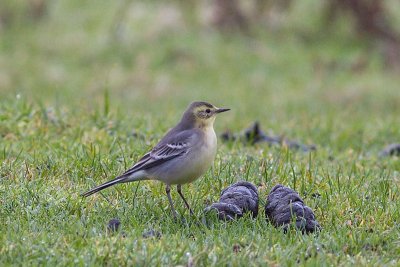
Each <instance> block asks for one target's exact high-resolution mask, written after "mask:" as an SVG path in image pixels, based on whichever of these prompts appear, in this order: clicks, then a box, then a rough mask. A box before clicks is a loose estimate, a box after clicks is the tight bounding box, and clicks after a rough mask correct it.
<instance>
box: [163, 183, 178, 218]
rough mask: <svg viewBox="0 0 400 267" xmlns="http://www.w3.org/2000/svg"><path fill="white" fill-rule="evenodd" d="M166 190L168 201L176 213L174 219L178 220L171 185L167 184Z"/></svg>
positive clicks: (173, 212)
mask: <svg viewBox="0 0 400 267" xmlns="http://www.w3.org/2000/svg"><path fill="white" fill-rule="evenodd" d="M165 192H166V193H167V197H168V201H169V204H170V205H171V209H172V214H173V215H174V219H175V220H176V211H175V208H174V204H173V203H172V198H171V187H170V186H169V185H167V186H166V187H165Z"/></svg>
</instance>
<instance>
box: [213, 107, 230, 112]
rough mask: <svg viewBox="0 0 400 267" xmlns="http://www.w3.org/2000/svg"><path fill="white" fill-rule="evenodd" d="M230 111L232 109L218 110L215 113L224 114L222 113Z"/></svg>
mask: <svg viewBox="0 0 400 267" xmlns="http://www.w3.org/2000/svg"><path fill="white" fill-rule="evenodd" d="M229 110H231V109H230V108H218V109H216V110H215V113H222V112H225V111H229Z"/></svg>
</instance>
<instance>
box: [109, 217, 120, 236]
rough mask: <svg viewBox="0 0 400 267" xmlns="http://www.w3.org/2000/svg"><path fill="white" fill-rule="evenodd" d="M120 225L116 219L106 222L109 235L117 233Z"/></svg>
mask: <svg viewBox="0 0 400 267" xmlns="http://www.w3.org/2000/svg"><path fill="white" fill-rule="evenodd" d="M120 225H121V222H120V221H119V220H118V219H111V220H110V221H109V222H108V225H107V230H108V232H109V233H113V232H117V231H118V229H119V226H120Z"/></svg>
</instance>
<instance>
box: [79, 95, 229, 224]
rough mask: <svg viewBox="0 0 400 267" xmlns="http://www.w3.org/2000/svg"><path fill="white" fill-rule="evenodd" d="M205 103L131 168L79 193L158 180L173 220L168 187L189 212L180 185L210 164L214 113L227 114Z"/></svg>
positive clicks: (194, 105)
mask: <svg viewBox="0 0 400 267" xmlns="http://www.w3.org/2000/svg"><path fill="white" fill-rule="evenodd" d="M228 110H230V109H227V108H217V107H215V106H214V105H211V104H209V103H206V102H193V103H191V104H190V105H189V107H188V108H187V110H186V111H185V113H184V114H183V116H182V119H181V121H180V122H179V123H178V124H177V125H176V126H175V127H174V128H172V129H171V130H170V131H169V132H168V133H167V134H166V135H165V136H164V138H162V139H161V141H160V142H159V143H158V144H157V145H156V146H155V147H154V148H153V149H152V150H151V151H150V152H148V153H147V154H145V155H144V156H143V157H142V158H141V159H140V160H139V161H138V162H137V163H136V164H135V165H133V167H132V168H130V169H129V170H127V171H126V172H125V173H123V174H122V175H120V176H118V177H116V178H115V179H113V180H111V181H109V182H106V183H104V184H102V185H99V186H97V187H95V188H93V189H92V190H90V191H88V192H86V193H83V194H82V196H84V197H87V196H90V195H92V194H94V193H96V192H98V191H100V190H103V189H105V188H107V187H109V186H112V185H115V184H119V183H127V182H134V181H141V180H158V181H161V182H164V183H165V184H166V190H165V191H166V193H167V197H168V201H169V204H170V205H171V209H172V212H173V215H174V217H175V218H176V211H175V209H174V205H173V203H172V199H171V194H170V191H171V185H177V190H178V193H179V195H180V196H181V198H182V199H183V201H184V203H185V205H186V207H187V208H188V209H189V211H190V213H191V214H193V211H192V209H191V208H190V206H189V204H188V202H187V201H186V199H185V197H184V196H183V194H182V188H181V187H182V185H183V184H186V183H191V182H193V181H195V180H196V179H197V178H199V177H200V176H202V175H203V174H204V173H205V172H206V171H207V170H208V169H209V168H210V166H211V165H212V163H213V161H214V158H215V154H216V152H217V136H216V135H215V132H214V127H213V126H214V121H215V117H216V115H217V114H219V113H221V112H225V111H228Z"/></svg>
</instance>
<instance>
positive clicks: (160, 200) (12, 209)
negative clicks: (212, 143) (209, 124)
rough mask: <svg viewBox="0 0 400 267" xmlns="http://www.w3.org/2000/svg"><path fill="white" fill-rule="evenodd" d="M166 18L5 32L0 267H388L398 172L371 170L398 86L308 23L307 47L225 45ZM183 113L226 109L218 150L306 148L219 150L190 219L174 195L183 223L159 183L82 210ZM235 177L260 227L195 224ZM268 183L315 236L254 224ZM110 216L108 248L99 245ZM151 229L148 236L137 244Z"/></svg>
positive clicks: (93, 12)
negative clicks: (309, 218) (257, 129)
mask: <svg viewBox="0 0 400 267" xmlns="http://www.w3.org/2000/svg"><path fill="white" fill-rule="evenodd" d="M170 5H171V6H172V7H173V6H174V4H173V3H169V4H168V5H167V4H165V5H162V4H160V3H157V2H150V3H146V4H144V3H137V2H133V3H132V4H130V5H128V7H129V8H127V10H128V11H127V12H126V14H125V16H124V17H123V18H122V19H120V20H119V18H118V15H116V14H119V13H118V12H120V6H118V3H114V2H109V1H86V3H85V4H82V3H80V2H77V1H56V2H52V3H51V4H50V6H49V14H48V15H47V16H46V17H45V18H43V19H42V20H41V21H35V22H34V23H28V22H25V24H22V23H21V25H20V24H15V25H11V26H10V27H9V28H5V29H2V32H1V34H2V36H3V38H2V39H1V40H0V67H1V68H2V72H1V73H0V90H1V92H2V97H1V100H0V122H1V123H0V140H1V141H0V158H1V168H0V218H1V219H2V227H1V230H0V265H1V266H8V265H49V266H53V265H98V264H101V265H149V266H154V265H186V264H188V263H194V264H195V265H199V266H202V265H210V266H221V265H232V266H240V265H288V266H295V265H296V266H297V265H307V266H308V265H311V266H313V265H315V266H317V265H318V266H321V265H322V266H324V265H325V266H328V265H343V266H350V265H352V266H353V265H366V266H376V265H382V266H383V265H393V266H397V265H399V261H398V256H397V255H399V254H400V243H399V240H400V234H399V233H400V231H399V230H400V229H399V227H400V226H399V219H400V214H399V213H400V211H399V204H398V203H399V200H400V199H399V198H400V196H399V193H400V192H399V184H400V180H399V171H400V162H399V160H398V158H379V157H378V153H379V151H380V150H381V149H382V148H383V147H384V146H385V145H387V144H389V143H393V142H399V140H400V130H399V127H398V125H399V123H400V121H399V116H398V114H400V97H399V94H398V83H399V81H400V79H399V76H398V73H395V72H393V71H390V70H387V69H385V66H384V65H383V63H382V62H381V59H380V57H379V53H378V52H377V51H374V50H372V49H371V48H370V47H368V45H366V44H365V42H363V41H360V40H358V39H355V38H353V37H351V35H350V34H348V33H347V32H346V31H344V32H343V31H340V30H338V31H337V32H333V33H332V34H330V35H329V36H327V35H324V34H323V33H318V31H317V28H316V26H310V25H317V24H316V23H314V22H313V21H311V22H310V21H309V20H307V21H306V22H305V23H304V25H303V26H304V27H306V29H307V31H309V32H314V34H310V33H306V36H307V38H303V37H302V35H301V34H296V29H291V27H283V28H282V29H281V30H279V31H277V32H257V33H256V34H254V35H253V36H243V35H239V34H233V35H222V34H220V33H218V32H215V31H213V30H211V29H208V28H207V27H199V26H196V25H189V26H188V25H185V24H182V19H180V17H179V16H177V17H174V14H175V13H174V12H176V11H174V10H175V9H174V8H172V9H171V8H170ZM296 10H300V11H301V10H304V9H303V8H299V9H294V11H293V12H296ZM168 12H172V13H168ZM297 12H299V11H297ZM302 13H303V12H299V13H298V14H295V15H298V16H294V17H296V21H295V22H296V23H298V22H299V21H303V20H302V18H306V17H307V15H304V14H302ZM178 14H179V12H178ZM168 15H170V16H168ZM302 16H303V17H302ZM171 17H172V18H175V19H172V20H168V18H171ZM312 19H313V20H317V18H312ZM157 21H158V22H157ZM166 22H168V23H169V24H168V23H166ZM118 23H119V24H118ZM115 25H119V29H120V32H118V34H119V35H118V34H117V35H114V34H115V29H116V26H115ZM290 25H292V24H290ZM296 25H297V24H296ZM301 26H302V25H297V27H299V28H300V27H301ZM313 27H314V28H313ZM315 33H316V34H315ZM307 34H308V35H309V36H308V35H307ZM193 100H207V101H210V102H212V103H215V104H216V105H219V106H224V107H230V108H232V111H231V112H230V113H226V114H224V115H221V117H219V118H218V120H217V121H216V131H217V133H218V134H220V133H221V132H222V131H223V130H225V129H231V130H233V131H240V130H242V129H243V128H244V127H247V126H248V125H250V124H251V123H252V122H253V121H254V120H258V121H260V123H261V126H262V127H263V129H265V130H266V131H267V132H270V133H273V134H285V135H286V136H288V137H289V138H292V139H296V140H300V141H302V142H304V143H309V144H311V143H315V144H317V146H318V150H317V151H316V152H312V153H310V154H308V153H302V152H295V151H290V150H287V149H285V148H284V147H269V146H265V145H258V146H255V147H249V146H244V145H242V144H240V143H222V142H221V141H220V142H219V149H218V155H217V158H216V160H215V163H214V166H213V167H212V168H211V169H210V170H209V171H208V172H207V174H206V175H205V176H204V177H202V178H201V179H199V180H198V181H196V182H195V183H193V184H191V185H189V186H184V188H183V190H184V193H185V195H186V196H187V198H188V201H189V203H191V204H192V206H193V208H194V210H195V213H196V216H195V218H190V217H189V215H188V213H187V212H185V209H184V205H183V203H181V201H180V200H179V196H178V194H177V193H176V191H175V190H173V199H174V200H175V203H176V206H177V209H178V212H179V213H180V215H181V218H182V220H181V221H179V223H176V222H174V221H173V220H172V216H171V214H170V212H169V207H168V201H167V198H166V196H165V194H164V186H163V185H162V184H161V183H157V182H140V183H133V184H126V185H118V186H115V187H113V188H110V189H108V190H106V191H104V193H103V194H97V195H94V196H92V197H90V198H88V199H82V198H80V197H79V194H80V193H82V192H83V191H85V190H87V189H89V188H91V187H92V186H94V185H95V184H99V183H101V182H104V181H107V180H108V179H110V178H112V177H114V176H115V175H118V174H120V173H121V172H122V171H124V170H125V169H126V168H128V167H129V166H130V165H131V164H132V163H134V162H135V160H137V159H138V158H139V157H140V156H141V155H143V154H144V153H145V152H147V151H148V149H150V148H151V147H152V145H154V144H155V143H156V142H157V140H159V138H160V137H162V135H163V134H164V133H165V131H166V130H167V129H168V128H169V127H171V126H172V125H174V123H176V121H177V120H178V119H179V117H180V115H181V113H182V111H183V110H184V109H185V108H186V106H187V104H188V103H189V102H191V101H193ZM240 179H244V180H248V181H251V182H253V183H255V184H256V185H257V186H258V189H259V195H260V201H261V207H260V214H259V216H258V218H257V219H255V220H253V219H251V218H250V217H245V218H242V219H240V220H238V221H235V222H230V223H225V222H220V221H218V220H217V219H216V218H205V217H204V214H203V209H204V208H205V207H206V206H207V205H208V204H210V203H212V202H215V201H217V200H218V198H219V194H220V192H221V190H222V189H223V188H224V187H226V186H228V185H229V184H231V183H233V182H235V181H237V180H240ZM277 183H281V184H283V185H286V186H290V187H291V188H293V189H295V190H297V191H298V192H299V194H300V195H301V197H302V198H303V199H304V200H305V202H306V204H307V205H308V206H310V207H311V208H312V209H313V210H314V211H315V214H316V217H317V219H318V221H319V223H320V224H321V225H322V227H323V231H322V232H321V233H320V234H319V235H301V234H300V233H297V232H296V231H290V232H289V233H288V234H284V233H282V231H280V230H279V229H275V228H274V227H272V226H271V225H269V224H268V223H267V222H266V220H265V216H264V212H263V206H264V205H265V200H266V197H267V195H268V192H269V190H270V189H271V188H272V187H273V186H274V185H275V184H277ZM112 218H119V219H120V221H121V230H120V232H119V233H117V234H108V233H107V232H106V226H107V223H108V221H109V220H110V219H112ZM151 229H154V230H155V231H158V232H160V233H161V237H160V238H155V237H154V238H144V237H143V236H142V234H143V233H144V232H146V231H148V230H151Z"/></svg>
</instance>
